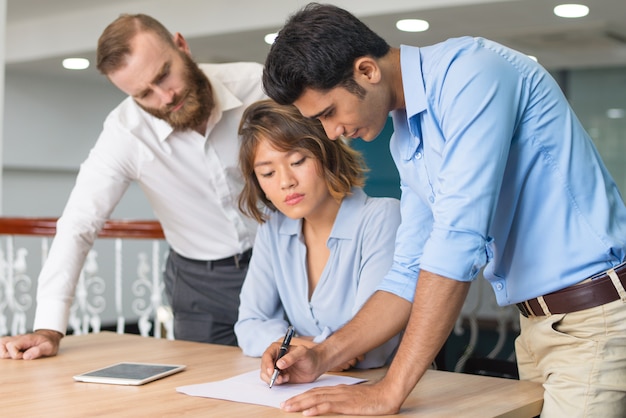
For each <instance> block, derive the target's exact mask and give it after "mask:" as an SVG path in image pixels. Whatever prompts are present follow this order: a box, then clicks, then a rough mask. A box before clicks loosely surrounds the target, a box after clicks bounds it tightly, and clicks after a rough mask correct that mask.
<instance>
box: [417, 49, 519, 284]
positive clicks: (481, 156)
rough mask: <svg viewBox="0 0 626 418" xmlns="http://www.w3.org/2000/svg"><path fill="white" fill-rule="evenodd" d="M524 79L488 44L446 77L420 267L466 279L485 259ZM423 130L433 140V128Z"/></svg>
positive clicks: (437, 112) (436, 112)
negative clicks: (429, 216)
mask: <svg viewBox="0 0 626 418" xmlns="http://www.w3.org/2000/svg"><path fill="white" fill-rule="evenodd" d="M523 83H524V78H523V77H520V74H519V72H518V71H517V70H516V68H515V67H514V66H513V65H510V63H509V62H508V61H506V60H505V59H504V58H503V57H501V56H500V55H498V54H496V53H494V52H492V51H489V50H486V49H484V48H478V49H476V50H472V51H471V52H468V53H467V54H464V55H461V56H460V57H458V58H456V59H454V60H453V61H452V63H451V64H450V65H449V66H448V68H447V70H446V71H445V76H444V75H442V76H441V80H440V90H439V93H440V94H439V98H438V101H437V103H436V105H435V106H433V109H431V110H429V111H431V112H432V115H431V116H430V117H431V118H432V119H433V120H435V121H438V122H439V125H440V126H439V129H440V131H441V132H442V133H443V141H444V143H443V144H442V145H441V148H440V149H441V153H442V157H441V166H440V168H439V170H438V172H437V174H436V179H435V181H434V185H435V190H434V198H435V201H434V203H433V206H432V211H433V226H432V232H431V234H430V236H429V238H428V240H427V241H426V242H425V245H424V250H423V254H422V256H421V260H420V268H421V269H424V270H427V271H430V272H432V273H436V274H439V275H442V276H445V277H448V278H451V279H456V280H463V281H467V280H473V279H474V278H475V277H476V275H477V274H478V272H479V270H480V268H481V267H482V266H484V265H485V264H486V262H487V250H486V245H487V242H488V241H489V237H488V233H489V229H490V227H491V223H492V221H493V218H494V214H495V211H496V203H497V202H498V197H499V194H500V188H501V187H502V179H503V176H504V170H505V168H506V164H507V161H508V159H509V150H510V146H511V138H513V132H514V130H515V129H516V127H517V126H518V125H519V122H520V121H518V120H516V115H518V107H519V106H520V104H521V103H523V101H524V97H522V91H523V88H522V87H523ZM423 135H424V141H427V140H428V139H427V135H428V132H423ZM433 136H434V135H433Z"/></svg>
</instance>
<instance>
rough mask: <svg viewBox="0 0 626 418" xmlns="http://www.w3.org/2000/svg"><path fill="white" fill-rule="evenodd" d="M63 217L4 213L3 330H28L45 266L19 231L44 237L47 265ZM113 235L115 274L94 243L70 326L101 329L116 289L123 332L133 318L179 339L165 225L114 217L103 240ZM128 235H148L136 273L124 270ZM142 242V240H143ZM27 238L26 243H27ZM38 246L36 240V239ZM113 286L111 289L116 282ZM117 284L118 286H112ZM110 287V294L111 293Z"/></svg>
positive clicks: (0, 262)
mask: <svg viewBox="0 0 626 418" xmlns="http://www.w3.org/2000/svg"><path fill="white" fill-rule="evenodd" d="M56 222H57V218H18V217H0V335H7V334H9V335H16V334H21V333H24V332H26V331H27V312H29V310H32V308H33V301H34V294H35V291H36V289H35V288H36V286H35V281H34V280H33V277H35V279H36V276H38V275H39V271H38V269H37V271H35V269H34V268H32V265H33V264H34V263H33V262H32V259H29V258H28V253H29V251H28V248H27V245H26V244H25V243H20V245H16V240H17V238H18V237H27V238H29V239H31V244H32V239H35V240H37V239H38V240H40V251H41V265H43V263H44V262H45V260H46V258H47V256H48V249H49V243H50V240H51V238H52V237H54V235H55V233H56ZM101 240H112V241H113V244H114V245H113V253H114V254H113V260H114V261H113V272H112V276H113V280H105V279H104V278H103V277H102V275H101V268H100V265H99V256H98V252H97V251H96V250H95V249H92V250H91V251H90V252H89V254H88V255H87V258H86V260H85V264H84V266H83V269H82V271H81V273H80V277H79V280H78V284H77V287H76V292H75V298H74V303H73V305H72V307H71V310H70V317H69V322H68V332H72V333H74V334H84V333H88V332H98V331H100V329H101V327H102V317H101V314H102V313H103V311H104V309H105V307H106V306H107V303H108V302H110V300H107V299H111V293H112V294H113V297H112V299H113V303H114V305H115V329H116V331H117V332H118V333H123V332H124V331H125V328H126V323H127V319H128V318H129V317H130V316H132V317H133V320H136V321H137V325H138V329H139V333H140V334H141V335H144V336H148V335H153V336H154V337H157V338H160V337H161V336H162V334H163V332H164V333H165V336H166V337H167V338H170V339H173V329H172V318H171V313H170V311H169V308H168V306H167V304H166V303H164V301H163V300H164V297H163V287H164V285H163V281H162V272H163V267H162V262H161V260H164V259H165V257H164V256H163V257H162V256H161V247H162V244H163V243H164V235H163V230H162V229H161V225H160V224H159V222H157V221H152V220H108V221H107V222H106V223H105V225H104V227H103V228H102V230H101V231H100V233H99V235H98V240H97V241H101ZM128 240H138V241H140V240H145V241H146V243H145V245H143V246H144V247H145V246H146V245H147V246H148V247H149V252H150V256H148V253H147V251H144V250H141V251H139V252H138V254H137V264H136V266H137V267H136V273H135V274H130V273H129V272H128V271H124V268H123V263H122V260H123V258H124V256H125V255H127V254H125V251H124V245H125V243H127V242H128ZM140 242H141V241H140ZM22 244H24V245H22ZM31 246H32V245H31ZM129 276H134V277H132V279H131V282H130V293H132V301H131V305H130V306H131V308H130V312H129V311H128V308H125V304H124V303H123V301H124V299H125V298H126V299H127V298H128V295H125V293H128V291H127V289H128V288H129V286H128V285H126V286H124V284H125V282H126V281H127V279H128V277H129ZM111 285H112V287H113V289H110V287H111ZM111 290H112V292H111ZM107 292H108V296H107Z"/></svg>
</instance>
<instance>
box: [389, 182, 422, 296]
mask: <svg viewBox="0 0 626 418" xmlns="http://www.w3.org/2000/svg"><path fill="white" fill-rule="evenodd" d="M400 188H401V191H402V199H401V206H400V208H401V214H402V216H401V217H402V223H401V224H400V226H399V227H398V232H397V234H396V243H395V253H394V257H393V265H392V267H391V269H390V270H389V272H388V273H387V275H386V276H385V278H384V280H383V281H382V282H381V283H380V285H379V286H378V289H377V290H382V291H385V292H389V293H393V294H394V295H397V296H400V297H402V298H404V299H406V300H408V301H409V302H413V297H414V296H415V287H416V285H417V277H418V275H419V271H420V268H419V260H420V257H421V254H422V248H423V246H424V242H425V241H426V240H427V239H428V236H429V235H430V231H431V228H432V223H433V221H432V212H431V211H430V208H429V207H428V206H427V205H426V204H425V203H424V202H423V201H422V200H421V199H420V197H419V196H418V195H417V194H416V193H415V192H414V191H413V190H411V188H410V187H408V186H407V185H406V184H404V182H401V185H400Z"/></svg>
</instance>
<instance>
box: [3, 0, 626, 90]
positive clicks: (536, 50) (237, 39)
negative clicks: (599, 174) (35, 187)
mask: <svg viewBox="0 0 626 418" xmlns="http://www.w3.org/2000/svg"><path fill="white" fill-rule="evenodd" d="M578 1H579V2H586V3H588V5H589V6H590V9H591V11H590V14H589V15H588V16H587V17H584V18H582V19H563V18H558V17H556V16H554V15H553V14H552V8H553V7H554V6H555V5H557V4H559V3H561V2H560V1H558V0H504V1H503V0H501V1H489V0H383V1H374V0H370V1H364V0H337V1H332V2H331V3H333V4H336V5H338V6H341V7H345V8H346V9H348V10H350V11H351V12H353V13H354V14H355V15H357V16H358V17H360V18H361V19H362V20H364V21H365V22H366V23H367V24H368V25H369V26H370V27H371V28H372V29H373V30H374V31H376V32H377V33H379V34H380V35H381V36H383V37H384V38H385V39H386V40H387V41H388V42H389V43H390V44H391V45H392V46H398V45H400V44H403V43H404V44H411V45H417V46H424V45H429V44H432V43H435V42H439V41H442V40H444V39H446V38H449V37H454V36H461V35H473V36H484V37H488V38H491V39H494V40H496V41H499V42H501V43H504V44H506V45H509V46H511V47H513V48H516V49H519V50H521V51H523V52H525V53H527V54H531V55H534V56H536V57H537V58H538V59H539V61H540V62H541V63H542V64H543V65H544V66H545V67H547V68H549V69H552V70H559V69H564V68H588V67H599V66H626V0H578ZM306 3H307V1H302V0H176V1H171V0H106V1H102V0H7V25H6V28H7V31H6V50H5V55H6V64H7V71H20V72H29V73H32V74H44V73H45V74H48V75H49V74H53V75H57V76H60V77H76V78H87V79H93V80H103V79H104V78H103V77H101V76H100V75H99V74H98V73H97V71H96V70H95V69H93V68H90V69H88V70H86V71H84V72H81V73H80V74H78V73H76V72H68V71H67V70H63V69H62V68H61V66H60V61H61V59H62V58H64V57H66V56H70V55H71V56H84V57H87V58H93V57H95V45H96V42H97V38H98V36H99V35H100V33H101V32H102V30H103V29H104V27H105V26H106V25H107V24H108V23H109V22H110V21H112V20H113V19H114V18H115V17H117V16H118V15H119V14H120V13H124V12H129V13H137V12H143V13H147V14H150V15H152V16H154V17H156V18H157V19H159V20H161V21H162V22H163V23H164V24H165V25H166V26H167V27H168V28H169V29H170V30H171V31H173V32H181V33H182V34H183V35H184V36H185V37H186V38H187V40H188V41H189V43H190V45H191V50H192V54H193V55H194V57H195V58H196V60H197V61H199V62H226V61H247V60H250V61H257V62H263V61H264V60H265V55H266V54H267V51H268V49H269V46H268V45H266V44H265V43H264V42H263V35H265V34H266V33H268V32H271V31H276V30H278V29H279V28H280V27H281V26H282V24H283V22H284V21H285V19H286V18H287V17H288V16H289V15H290V14H291V13H292V12H294V11H295V10H297V9H299V8H300V7H301V6H303V5H305V4H306ZM399 18H420V19H425V20H428V21H429V22H430V29H429V30H428V31H427V32H423V33H412V34H411V33H401V32H399V31H397V30H396V29H395V21H396V20H397V19H399Z"/></svg>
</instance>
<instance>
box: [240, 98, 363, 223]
mask: <svg viewBox="0 0 626 418" xmlns="http://www.w3.org/2000/svg"><path fill="white" fill-rule="evenodd" d="M239 135H240V136H241V147H240V149H239V167H240V169H241V171H242V173H243V176H244V180H245V184H244V187H243V190H242V192H241V194H240V195H239V210H241V211H242V212H243V213H244V214H246V215H248V216H250V217H252V218H254V219H256V220H257V221H258V222H259V223H263V222H265V221H266V215H265V213H264V210H263V209H262V207H261V205H260V203H263V204H264V205H265V206H266V207H268V208H269V209H271V210H272V211H276V207H275V206H274V205H273V204H272V202H270V201H269V200H268V199H267V197H265V193H264V192H263V190H262V189H261V186H260V185H259V182H258V180H257V178H256V174H255V172H254V158H255V155H256V148H257V145H258V144H259V142H260V141H261V139H267V140H268V141H270V142H271V146H272V147H273V148H275V149H277V150H279V151H285V152H286V151H293V150H299V151H301V152H303V153H304V154H306V155H310V156H312V157H313V158H315V159H317V160H318V161H319V163H320V164H319V165H320V167H321V169H322V171H323V173H322V174H323V175H322V176H323V177H324V180H325V181H326V185H327V186H328V191H329V192H330V194H331V196H333V197H334V198H336V199H342V198H343V197H345V196H346V195H347V194H349V193H350V189H351V188H352V187H362V186H363V184H364V183H365V172H366V171H367V168H366V166H365V162H364V160H363V157H362V155H361V154H360V153H359V152H357V151H355V150H354V149H352V148H351V147H350V146H349V145H348V144H347V143H346V142H345V140H344V139H338V140H335V141H332V140H330V139H329V138H328V136H326V132H325V131H324V128H323V127H322V124H321V123H320V122H319V121H318V120H315V119H308V118H305V117H304V116H302V115H301V114H300V112H299V111H298V109H297V108H296V107H295V106H292V105H279V104H278V103H276V102H274V101H273V100H261V101H258V102H256V103H253V104H252V105H250V106H249V107H248V108H247V109H246V110H245V112H244V114H243V116H242V118H241V123H240V125H239Z"/></svg>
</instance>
